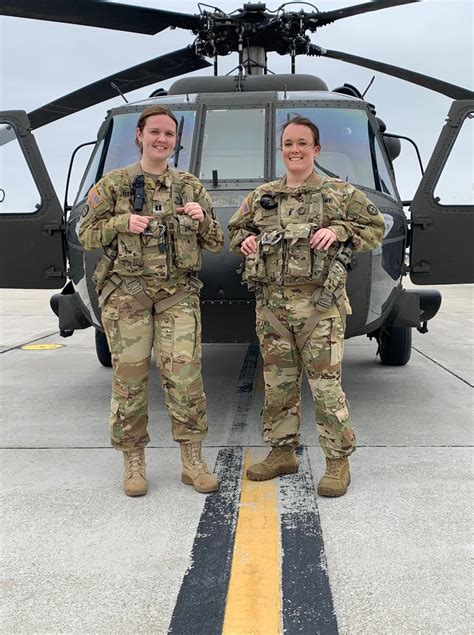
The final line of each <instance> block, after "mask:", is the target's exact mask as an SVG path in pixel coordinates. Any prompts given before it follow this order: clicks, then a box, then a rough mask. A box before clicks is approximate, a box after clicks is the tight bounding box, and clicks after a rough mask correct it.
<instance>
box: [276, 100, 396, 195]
mask: <svg viewBox="0 0 474 635" xmlns="http://www.w3.org/2000/svg"><path fill="white" fill-rule="evenodd" d="M297 114H298V115H301V116H302V117H307V118H308V119H310V120H311V121H313V122H314V123H315V124H316V125H317V126H318V128H319V131H320V139H321V154H320V155H319V156H318V158H317V161H316V165H315V168H316V171H317V172H318V174H321V175H323V176H330V177H337V178H339V179H341V180H343V181H349V182H350V183H353V184H354V185H363V186H366V187H369V188H371V189H376V190H381V191H383V192H385V193H386V194H389V195H390V196H394V191H393V185H392V182H391V179H390V176H389V174H388V170H387V167H386V165H385V162H384V160H383V156H382V154H381V152H380V148H379V147H378V141H377V140H375V148H376V149H375V156H376V161H377V163H376V167H377V172H376V173H374V163H373V161H372V152H371V143H370V139H369V125H368V117H367V113H366V112H365V110H362V109H358V108H334V107H330V106H327V107H326V106H321V107H319V108H311V107H305V106H299V105H295V106H293V107H292V108H277V110H276V131H275V132H276V139H277V143H276V146H277V147H276V150H275V165H276V174H275V177H280V176H282V175H283V174H284V173H285V168H284V165H283V161H282V159H281V153H280V147H279V146H280V137H281V127H282V125H283V124H284V123H286V121H288V119H290V118H291V117H293V116H294V115H297ZM372 147H374V146H372ZM376 177H377V178H376ZM382 182H383V184H384V185H382Z"/></svg>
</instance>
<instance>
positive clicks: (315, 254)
mask: <svg viewBox="0 0 474 635" xmlns="http://www.w3.org/2000/svg"><path fill="white" fill-rule="evenodd" d="M337 250H338V248H337V247H335V246H334V245H331V247H329V249H328V250H327V251H325V250H323V249H312V250H311V251H312V254H311V257H312V261H313V270H312V273H311V280H312V281H313V282H316V284H319V285H323V284H324V282H325V280H326V278H327V276H328V273H329V265H330V264H331V261H332V259H333V258H334V256H335V255H336V253H337Z"/></svg>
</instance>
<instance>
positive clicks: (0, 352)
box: [0, 331, 66, 354]
mask: <svg viewBox="0 0 474 635" xmlns="http://www.w3.org/2000/svg"><path fill="white" fill-rule="evenodd" d="M53 335H59V331H54V333H48V335H41V336H40V337H37V338H36V339H34V340H28V341H27V342H23V344H15V346H10V348H4V349H3V350H0V354H2V353H8V352H10V351H14V350H15V349H18V350H20V351H21V347H22V346H28V345H29V344H34V343H35V342H40V341H41V340H47V339H48V338H50V337H53ZM61 347H62V348H65V347H66V344H61Z"/></svg>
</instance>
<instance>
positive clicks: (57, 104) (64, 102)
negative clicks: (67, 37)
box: [28, 46, 211, 129]
mask: <svg viewBox="0 0 474 635" xmlns="http://www.w3.org/2000/svg"><path fill="white" fill-rule="evenodd" d="M206 66H211V64H210V62H208V61H207V60H205V59H203V58H202V57H200V56H199V55H196V53H195V52H194V49H193V47H192V46H187V47H186V48H183V49H179V50H177V51H174V52H173V53H167V54H166V55H161V56H160V57H155V58H154V59H152V60H149V61H148V62H144V63H143V64H137V65H136V66H132V67H131V68H127V69H125V70H122V71H118V72H117V73H114V74H113V75H109V77H104V78H103V79H100V80H99V81H97V82H94V83H93V84H89V85H88V86H84V87H83V88H80V89H79V90H75V91H74V92H73V93H69V94H68V95H65V96H63V97H60V98H59V99H55V100H54V101H52V102H51V103H49V104H46V105H45V106H42V107H41V108H38V109H36V110H33V111H32V112H30V113H28V117H29V119H30V123H31V127H32V129H35V128H39V127H40V126H44V125H46V124H48V123H51V122H53V121H56V120H57V119H61V118H62V117H67V116H68V115H73V114H74V113H76V112H79V111H80V110H84V109H85V108H89V106H94V105H95V104H99V103H100V102H102V101H105V100H107V99H111V98H112V97H116V96H117V95H118V93H117V90H116V88H114V87H112V86H111V83H114V84H115V85H116V86H117V87H118V88H119V89H120V91H121V92H122V93H128V92H130V91H132V90H136V89H137V88H143V87H144V86H148V85H150V84H154V83H156V82H159V81H162V80H164V79H170V78H172V77H177V76H178V75H184V74H185V73H190V72H191V71H195V70H198V69H200V68H205V67H206Z"/></svg>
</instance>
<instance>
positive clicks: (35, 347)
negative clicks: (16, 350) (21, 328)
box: [21, 344, 64, 351]
mask: <svg viewBox="0 0 474 635" xmlns="http://www.w3.org/2000/svg"><path fill="white" fill-rule="evenodd" d="M63 346H64V344H25V345H24V346H22V347H21V348H22V349H23V350H24V351H50V350H52V349H53V348H63Z"/></svg>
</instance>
